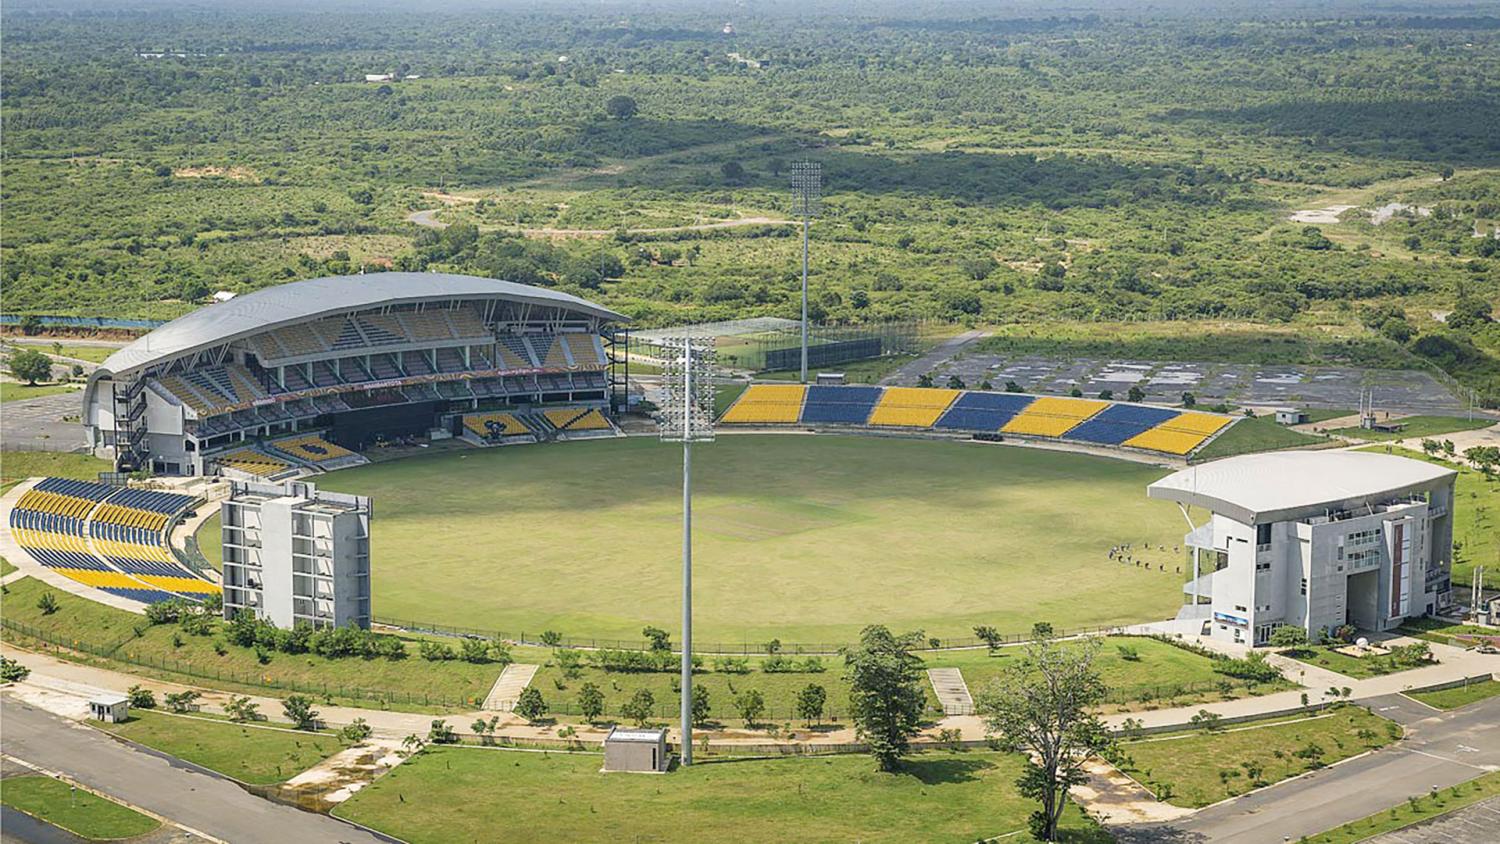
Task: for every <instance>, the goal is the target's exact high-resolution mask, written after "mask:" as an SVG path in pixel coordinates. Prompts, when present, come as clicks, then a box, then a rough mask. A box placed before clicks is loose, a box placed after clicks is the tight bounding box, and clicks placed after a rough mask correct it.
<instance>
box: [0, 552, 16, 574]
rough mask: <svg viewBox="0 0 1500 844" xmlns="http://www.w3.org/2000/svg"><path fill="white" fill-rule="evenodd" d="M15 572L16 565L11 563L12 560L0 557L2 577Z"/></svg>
mask: <svg viewBox="0 0 1500 844" xmlns="http://www.w3.org/2000/svg"><path fill="white" fill-rule="evenodd" d="M15 570H16V567H15V564H13V563H11V561H10V560H7V559H5V558H4V557H0V577H4V576H5V575H7V574H10V573H11V572H13V571H15Z"/></svg>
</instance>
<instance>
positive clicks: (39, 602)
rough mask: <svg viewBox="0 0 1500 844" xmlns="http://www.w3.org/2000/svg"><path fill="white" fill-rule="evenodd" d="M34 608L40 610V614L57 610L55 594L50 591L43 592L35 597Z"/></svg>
mask: <svg viewBox="0 0 1500 844" xmlns="http://www.w3.org/2000/svg"><path fill="white" fill-rule="evenodd" d="M36 608H37V609H39V610H41V611H42V615H51V614H53V613H55V612H57V596H56V595H54V594H52V593H51V592H43V593H42V597H40V598H37V599H36Z"/></svg>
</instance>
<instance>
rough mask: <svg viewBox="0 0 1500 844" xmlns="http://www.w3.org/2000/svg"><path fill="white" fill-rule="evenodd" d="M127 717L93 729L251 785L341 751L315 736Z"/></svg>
mask: <svg viewBox="0 0 1500 844" xmlns="http://www.w3.org/2000/svg"><path fill="white" fill-rule="evenodd" d="M262 714H267V713H262ZM276 714H278V715H279V714H280V713H276ZM130 715H131V718H130V720H129V721H126V722H124V723H123V724H99V725H97V726H98V727H99V728H100V729H103V730H108V731H109V732H111V733H114V734H115V735H117V736H120V737H121V738H127V739H130V740H131V741H134V742H138V743H140V744H144V745H146V746H147V747H152V748H155V749H157V750H160V751H161V752H163V753H167V754H170V755H172V756H176V757H178V758H180V759H186V760H187V761H189V762H192V763H193V764H195V765H202V766H203V767H205V768H208V769H209V770H213V771H218V772H219V773H221V774H225V775H226V776H231V777H234V778H235V779H237V780H239V781H240V782H245V783H250V784H251V785H265V784H269V783H276V782H281V781H282V780H285V779H289V778H291V777H293V776H296V775H297V774H299V773H301V772H302V771H305V770H307V769H308V768H311V767H312V766H313V765H316V764H318V763H319V762H321V761H323V760H324V759H326V758H327V757H329V756H332V755H333V754H334V753H337V752H338V751H339V750H340V749H342V745H340V744H339V742H338V739H336V738H334V737H332V736H328V735H319V734H316V733H306V732H295V731H292V730H285V729H275V728H266V727H257V726H247V725H244V724H232V723H230V722H228V721H215V720H210V719H207V718H197V717H187V716H179V715H168V714H166V713H163V712H152V711H150V710H144V711H143V710H139V709H132V710H131V712H130Z"/></svg>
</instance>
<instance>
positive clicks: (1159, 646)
mask: <svg viewBox="0 0 1500 844" xmlns="http://www.w3.org/2000/svg"><path fill="white" fill-rule="evenodd" d="M1122 646H1123V647H1128V648H1133V649H1134V650H1135V652H1136V654H1137V656H1138V657H1139V660H1134V661H1133V660H1128V659H1125V658H1124V656H1123V655H1122V654H1121V653H1120V648H1121V647H1122ZM1024 656H1025V649H1024V648H1019V647H1011V648H1002V649H1000V650H999V651H998V652H996V653H995V654H994V655H993V656H992V655H990V653H989V652H988V651H985V650H983V649H978V650H965V651H942V652H936V653H931V654H926V655H925V657H926V660H927V664H928V666H930V667H933V668H944V667H952V668H958V669H961V670H962V671H963V675H964V681H965V682H966V683H967V684H968V686H969V691H970V692H971V693H973V694H975V695H977V694H979V692H980V691H981V690H982V689H983V688H984V687H985V686H986V685H988V684H989V683H990V682H992V681H993V680H995V679H996V678H997V677H999V676H1000V675H1001V674H1002V672H1003V671H1004V670H1005V667H1006V666H1007V665H1009V664H1011V663H1013V662H1015V661H1016V660H1018V659H1021V658H1023V657H1024ZM1094 666H1095V668H1097V669H1098V671H1099V674H1100V676H1101V677H1102V678H1103V679H1104V682H1105V684H1106V685H1107V686H1108V687H1109V689H1110V702H1111V703H1112V704H1115V705H1121V704H1124V705H1127V706H1128V707H1130V708H1138V707H1139V705H1140V704H1143V703H1151V704H1153V705H1186V704H1190V703H1195V702H1199V701H1211V700H1221V699H1223V697H1224V695H1223V694H1222V693H1221V692H1220V691H1219V690H1218V683H1220V682H1221V681H1228V682H1229V683H1230V684H1232V685H1233V687H1234V692H1233V693H1232V694H1231V696H1235V697H1242V696H1244V695H1245V694H1246V691H1245V687H1244V683H1243V682H1241V681H1239V680H1235V679H1233V678H1231V677H1227V676H1225V675H1223V674H1219V673H1216V672H1215V671H1214V670H1213V660H1211V659H1209V658H1208V657H1205V656H1201V655H1199V654H1196V653H1193V652H1192V651H1189V650H1185V649H1183V648H1178V647H1174V646H1172V645H1169V644H1167V643H1166V642H1159V641H1156V640H1155V639H1148V638H1144V637H1139V636H1111V637H1108V638H1106V639H1105V640H1104V644H1103V646H1102V647H1101V649H1100V651H1099V656H1098V658H1097V659H1096V661H1095V662H1094ZM1289 688H1293V685H1292V684H1291V683H1289V682H1285V681H1279V682H1275V683H1265V684H1261V685H1260V686H1259V687H1258V688H1257V690H1256V691H1257V693H1261V694H1264V693H1267V692H1273V691H1281V690H1283V689H1289ZM1168 701H1170V703H1168Z"/></svg>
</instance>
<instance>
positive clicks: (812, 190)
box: [792, 161, 823, 384]
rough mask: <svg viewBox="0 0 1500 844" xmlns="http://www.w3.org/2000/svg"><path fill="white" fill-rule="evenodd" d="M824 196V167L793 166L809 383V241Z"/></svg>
mask: <svg viewBox="0 0 1500 844" xmlns="http://www.w3.org/2000/svg"><path fill="white" fill-rule="evenodd" d="M822 195H823V165H821V164H819V163H817V162H816V161H799V162H797V163H795V164H793V165H792V206H793V212H794V213H796V214H797V216H799V217H801V218H802V374H801V381H802V383H803V384H806V383H807V240H808V234H809V230H810V229H811V227H812V218H813V217H815V216H817V213H818V203H819V202H820V201H821V199H822Z"/></svg>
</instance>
